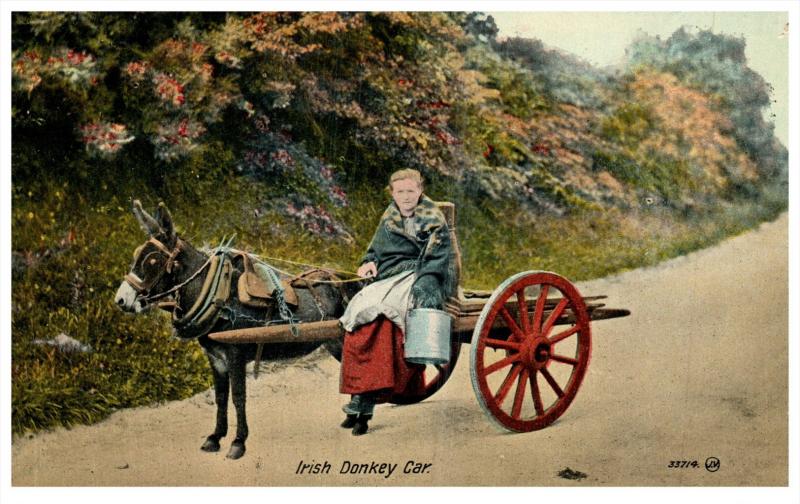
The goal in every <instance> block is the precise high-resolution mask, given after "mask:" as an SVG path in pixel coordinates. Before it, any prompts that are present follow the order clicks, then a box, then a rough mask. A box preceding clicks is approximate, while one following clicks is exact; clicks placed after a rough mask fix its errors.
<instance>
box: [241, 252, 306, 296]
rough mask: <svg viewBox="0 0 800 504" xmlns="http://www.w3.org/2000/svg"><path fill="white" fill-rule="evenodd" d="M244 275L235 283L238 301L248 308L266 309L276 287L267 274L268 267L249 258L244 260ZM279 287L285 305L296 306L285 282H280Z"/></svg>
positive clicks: (289, 288)
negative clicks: (281, 290)
mask: <svg viewBox="0 0 800 504" xmlns="http://www.w3.org/2000/svg"><path fill="white" fill-rule="evenodd" d="M244 270H245V271H244V273H242V275H241V276H240V277H239V281H238V283H237V287H238V292H239V301H241V302H242V303H243V304H245V305H248V306H253V307H256V308H266V307H267V306H269V305H270V303H271V302H272V297H273V295H274V294H275V290H277V288H278V286H277V285H275V282H274V281H273V280H272V275H270V274H269V266H266V265H264V264H261V263H257V262H255V261H252V260H251V259H250V258H249V257H247V256H245V258H244ZM280 287H281V288H282V289H283V291H284V292H283V296H284V299H285V300H286V303H288V304H289V305H292V306H297V295H296V294H295V292H294V289H293V288H292V287H291V286H290V285H289V284H288V283H287V282H286V281H285V280H283V281H281V285H280Z"/></svg>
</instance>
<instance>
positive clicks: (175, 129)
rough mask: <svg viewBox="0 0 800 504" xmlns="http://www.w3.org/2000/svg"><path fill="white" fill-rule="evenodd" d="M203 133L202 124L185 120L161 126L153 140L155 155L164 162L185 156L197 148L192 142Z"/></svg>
mask: <svg viewBox="0 0 800 504" xmlns="http://www.w3.org/2000/svg"><path fill="white" fill-rule="evenodd" d="M204 132H205V128H204V127H203V125H202V124H200V123H199V122H197V121H193V120H191V119H186V118H184V119H180V120H177V121H172V122H170V123H167V124H163V125H161V126H159V127H158V132H157V134H156V136H155V137H154V138H153V143H154V144H155V146H156V155H157V156H158V157H159V158H160V159H163V160H166V161H170V160H173V159H176V158H179V157H181V156H185V155H186V154H188V153H189V152H191V151H192V150H193V149H194V148H196V147H197V143H196V142H195V141H194V140H195V139H197V138H198V137H200V135H202V134H203V133H204Z"/></svg>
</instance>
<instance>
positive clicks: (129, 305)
mask: <svg viewBox="0 0 800 504" xmlns="http://www.w3.org/2000/svg"><path fill="white" fill-rule="evenodd" d="M133 213H134V215H135V216H136V219H137V220H138V221H139V224H140V225H141V226H142V229H143V230H144V231H145V232H146V233H147V236H148V240H147V241H146V242H145V243H144V244H142V245H140V246H139V247H138V248H137V249H136V250H135V252H134V259H133V264H132V265H131V268H130V272H129V273H128V274H127V275H126V277H125V279H124V280H123V281H122V283H121V284H120V286H119V289H118V290H117V293H116V296H115V302H116V304H117V306H119V307H120V308H121V309H122V310H124V311H127V312H132V313H140V312H142V311H144V310H146V309H148V308H150V307H152V306H156V305H157V304H158V303H156V301H159V300H162V299H167V298H169V299H171V300H172V303H165V304H162V306H161V307H164V306H165V305H170V306H171V309H172V311H173V327H174V330H175V334H176V335H177V336H178V337H180V338H183V339H187V340H191V339H197V341H198V343H199V344H200V346H201V347H202V348H203V349H204V350H205V352H206V355H207V356H208V360H209V363H210V364H211V370H212V372H213V375H214V394H215V399H216V404H217V416H216V426H215V428H214V432H213V433H212V434H210V435H209V436H208V437H207V438H206V440H205V442H204V443H203V445H202V446H201V449H202V450H204V451H207V452H217V451H219V449H220V439H222V438H223V437H225V436H226V435H227V433H228V393H229V391H230V393H231V395H232V396H233V405H234V407H235V409H236V438H235V439H234V440H233V442H232V443H231V446H230V449H229V451H228V454H227V457H228V458H231V459H238V458H240V457H241V456H242V455H244V453H245V441H246V440H247V436H248V427H247V418H246V415H245V399H246V394H245V383H246V379H245V378H246V377H245V366H246V364H247V363H248V362H251V361H253V360H256V359H260V358H261V357H262V355H261V352H262V351H263V352H264V353H263V356H264V357H265V358H270V357H276V356H287V355H299V354H302V353H303V352H308V351H310V350H312V349H313V348H315V347H317V346H318V345H319V343H276V344H266V345H264V347H263V350H260V349H258V345H257V344H228V343H220V342H217V341H214V340H212V339H210V338H209V337H208V334H209V333H212V332H217V331H224V330H229V329H239V328H246V327H254V326H263V325H266V324H267V323H275V322H279V323H287V322H288V320H287V319H288V317H287V315H289V313H288V312H287V311H286V309H287V308H290V307H289V306H288V305H287V304H285V303H281V302H280V299H279V298H280V296H279V295H277V296H276V300H275V302H271V303H269V304H268V305H267V306H266V307H264V308H258V307H253V306H248V305H245V304H243V303H242V302H241V301H240V300H239V296H238V291H237V290H238V285H237V284H238V283H239V282H238V279H239V277H240V276H241V275H242V274H243V273H244V267H243V261H244V258H243V257H241V255H239V256H236V257H234V258H231V257H228V260H229V264H230V266H229V267H228V276H229V278H230V283H229V284H226V285H225V286H223V287H224V288H229V289H230V293H229V295H228V296H226V300H225V301H224V302H223V303H220V302H219V300H217V302H216V305H218V306H216V308H215V307H214V306H211V305H212V304H214V303H208V302H206V303H205V305H206V306H209V307H211V311H210V312H208V313H206V314H205V315H204V316H203V317H199V319H200V320H193V321H192V322H193V323H187V321H186V318H188V317H187V316H184V317H181V316H180V315H181V314H188V312H191V311H194V312H197V310H196V307H197V306H198V305H199V304H203V299H201V297H202V296H206V295H207V294H206V293H207V292H208V291H209V287H208V286H209V285H210V284H213V283H214V282H212V280H213V279H211V278H208V277H209V275H210V274H212V273H213V272H212V269H213V268H212V267H211V266H210V264H212V263H213V261H212V259H213V256H212V255H209V254H206V253H204V252H202V251H200V250H198V249H196V248H195V247H193V246H192V245H191V244H189V243H188V242H187V241H186V240H184V239H183V238H181V237H180V236H178V235H177V234H176V232H175V227H174V225H173V221H172V216H171V215H170V212H169V210H168V209H167V207H166V206H165V205H164V203H160V204H159V206H158V209H157V210H156V212H155V217H152V216H150V215H149V214H148V213H147V212H146V211H144V210H143V209H142V205H141V203H140V202H139V201H138V200H135V201H134V202H133ZM223 253H224V252H223ZM321 271H322V270H317V272H321ZM332 276H333V275H331V274H328V277H329V278H330V277H332ZM311 277H313V274H312V275H311V276H309V277H307V279H306V281H305V288H303V287H302V286H298V287H297V288H295V289H294V292H295V294H296V301H297V303H296V308H294V309H293V310H291V309H290V310H289V311H290V312H291V316H292V317H293V318H294V320H295V321H299V322H303V321H306V322H308V321H317V320H322V319H332V318H336V317H339V316H340V315H341V314H342V312H343V311H344V307H345V304H346V300H347V299H349V298H350V297H352V295H354V294H355V292H356V291H357V290H358V289H359V288H360V287H361V285H360V284H359V283H358V282H353V283H344V284H339V285H335V284H333V283H327V282H319V283H316V284H315V285H312V283H313V280H311V279H310V278H311ZM281 278H283V277H281ZM220 285H221V284H220ZM279 304H281V305H282V307H283V308H284V310H280V311H281V312H282V316H281V315H279V314H278V312H279V309H278V308H280V307H279V306H277V305H279ZM217 308H218V309H217ZM337 342H338V340H334V341H332V342H331V346H332V347H333V348H335V347H336V343H337ZM257 353H258V357H257Z"/></svg>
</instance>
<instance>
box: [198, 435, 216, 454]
mask: <svg viewBox="0 0 800 504" xmlns="http://www.w3.org/2000/svg"><path fill="white" fill-rule="evenodd" d="M200 449H201V450H203V451H205V452H218V451H219V441H218V440H217V439H214V438H213V437H211V436H209V437H207V438H206V442H205V443H203V446H201V447H200Z"/></svg>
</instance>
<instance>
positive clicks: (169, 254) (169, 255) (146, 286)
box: [125, 236, 210, 306]
mask: <svg viewBox="0 0 800 504" xmlns="http://www.w3.org/2000/svg"><path fill="white" fill-rule="evenodd" d="M148 243H151V244H153V245H154V246H155V247H156V249H157V251H158V252H159V253H161V254H162V257H166V261H164V265H163V266H162V268H161V270H159V272H158V274H157V275H154V276H153V277H152V278H150V279H147V280H146V281H144V280H142V279H141V278H139V277H138V276H137V275H136V274H134V273H133V271H130V272H128V274H127V275H125V281H126V282H128V284H130V286H131V287H132V288H133V290H134V291H136V300H137V301H139V302H141V303H142V306H146V305H148V304H150V303H152V302H153V301H157V300H159V299H163V298H165V297H167V296H169V295H171V294H172V293H174V292H176V291H178V290H179V289H180V288H181V287H183V286H184V285H186V284H188V283H189V282H190V281H192V280H194V278H195V277H196V276H197V275H199V274H200V272H201V271H203V270H204V269H205V268H206V266H208V264H209V262H210V258H209V260H208V261H206V262H205V264H203V265H202V266H200V268H199V269H198V270H197V271H195V272H194V273H193V274H192V275H191V276H190V277H189V278H187V279H186V280H184V281H183V282H181V283H179V284H177V285H175V286H173V287H171V288H169V289H167V290H166V291H164V292H159V293H156V294H150V291H151V289H152V288H153V287H154V286H156V285H158V282H160V281H161V279H162V278H163V277H164V276H165V275H169V274H171V273H172V271H173V270H174V268H175V264H177V262H178V261H177V258H178V255H180V253H181V252H182V251H183V250H184V249H185V247H186V242H185V241H183V240H181V239H180V238H177V239H176V241H175V248H174V249H172V250H170V249H169V247H167V246H166V245H164V243H163V242H161V241H159V240H157V239H156V238H154V237H152V236H151V237H150V239H148V240H147V241H146V242H145V243H144V244H143V245H141V246H140V247H139V249H138V252H136V253H135V257H134V264H135V263H136V261H137V260H138V259H139V255H140V254H141V251H142V249H143V248H144V246H145V245H147V244H148Z"/></svg>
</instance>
